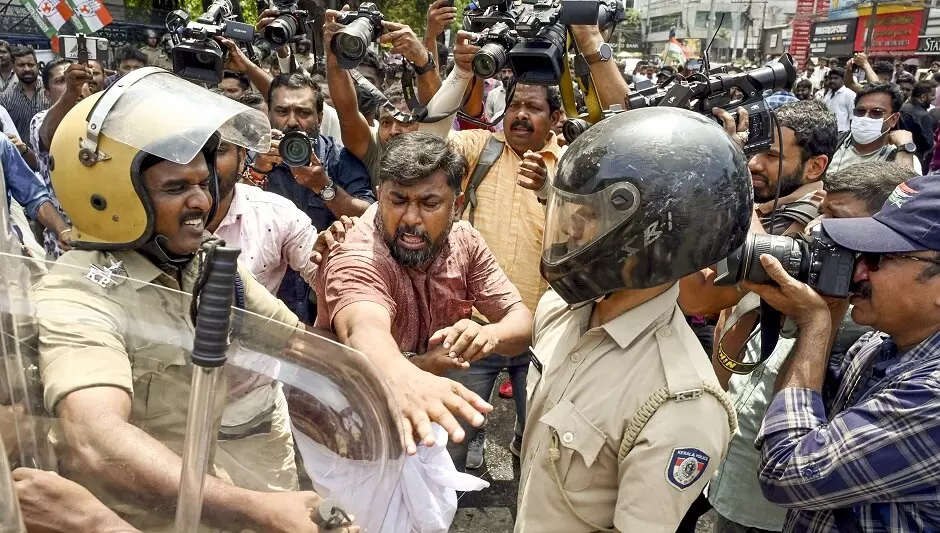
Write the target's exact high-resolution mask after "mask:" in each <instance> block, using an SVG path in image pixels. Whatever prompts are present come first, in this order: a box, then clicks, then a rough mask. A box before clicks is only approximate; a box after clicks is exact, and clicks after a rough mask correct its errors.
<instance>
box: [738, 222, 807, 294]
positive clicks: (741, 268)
mask: <svg viewBox="0 0 940 533" xmlns="http://www.w3.org/2000/svg"><path fill="white" fill-rule="evenodd" d="M805 246H806V243H804V242H803V241H798V240H796V239H791V238H790V237H784V236H782V235H758V234H754V233H751V234H749V235H748V236H747V240H746V241H744V244H743V245H742V246H741V247H740V248H738V249H737V250H735V251H734V252H732V253H731V255H730V256H728V258H727V259H726V261H727V270H728V274H729V278H730V279H728V280H727V282H729V283H737V282H738V281H751V282H753V283H758V284H767V283H771V284H772V283H773V280H772V279H771V278H770V276H769V275H768V274H767V271H766V270H764V266H763V265H761V262H760V256H761V255H762V254H768V255H772V256H774V257H776V258H777V260H779V261H780V264H781V265H783V269H784V270H786V271H787V274H789V275H791V276H793V277H794V278H796V279H798V280H800V281H806V274H807V271H808V270H809V265H808V264H806V265H804V264H803V263H804V258H806V259H807V261H806V262H808V259H809V254H807V253H804V252H805V250H804V247H805Z"/></svg>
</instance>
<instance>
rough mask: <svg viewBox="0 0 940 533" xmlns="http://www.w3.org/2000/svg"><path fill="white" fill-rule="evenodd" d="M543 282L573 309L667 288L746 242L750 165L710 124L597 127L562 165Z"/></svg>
mask: <svg viewBox="0 0 940 533" xmlns="http://www.w3.org/2000/svg"><path fill="white" fill-rule="evenodd" d="M552 185H553V187H552V188H551V191H550V193H549V200H548V211H547V214H546V222H545V235H544V239H543V247H542V268H541V270H542V276H543V277H544V278H545V279H546V280H547V281H548V283H549V285H551V287H552V288H553V289H554V290H555V292H557V293H558V294H559V296H561V297H562V298H563V299H564V300H565V301H566V302H568V304H570V305H575V304H579V303H583V302H587V301H590V300H593V299H596V298H598V297H600V296H605V295H607V294H610V293H612V292H615V291H619V290H623V289H643V288H648V287H654V286H657V285H662V284H664V283H667V282H669V281H673V280H678V279H679V278H681V277H683V276H686V275H688V274H691V273H692V272H695V271H696V270H699V269H702V268H705V267H707V266H709V265H712V264H714V263H716V262H718V261H719V260H720V259H722V258H724V257H726V256H727V255H728V254H729V253H731V252H732V251H733V250H735V249H737V248H738V246H740V245H741V244H742V243H743V242H744V237H745V235H746V234H747V230H748V226H749V225H750V221H751V211H752V209H753V201H754V193H753V190H752V185H751V178H750V174H749V172H748V169H747V160H746V159H745V156H744V153H743V152H742V151H741V150H740V149H739V148H738V147H737V146H736V145H735V144H734V142H733V141H732V139H731V137H730V136H728V134H726V133H725V132H724V130H723V129H722V128H721V127H720V126H718V124H717V123H716V122H715V121H714V120H711V119H709V118H706V117H703V116H701V115H698V114H695V113H693V112H691V111H687V110H683V109H677V108H670V107H654V108H645V109H637V110H633V111H628V112H626V113H620V114H618V115H615V116H612V117H610V118H608V119H606V120H604V121H602V122H600V123H598V124H596V125H595V126H594V127H592V128H590V129H589V130H587V132H585V133H584V134H583V135H581V136H580V137H578V139H577V141H575V142H574V143H572V144H571V146H570V147H569V148H568V151H567V152H566V153H565V155H564V156H563V157H562V158H561V161H560V162H559V163H558V171H557V173H556V175H555V178H554V179H553V181H552Z"/></svg>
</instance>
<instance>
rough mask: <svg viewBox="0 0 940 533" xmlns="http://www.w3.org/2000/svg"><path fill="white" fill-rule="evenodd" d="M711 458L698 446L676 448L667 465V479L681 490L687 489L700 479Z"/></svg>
mask: <svg viewBox="0 0 940 533" xmlns="http://www.w3.org/2000/svg"><path fill="white" fill-rule="evenodd" d="M710 460H711V458H710V457H709V456H708V454H707V453H705V452H703V451H702V450H700V449H698V448H675V449H674V450H672V455H670V456H669V464H667V465H666V481H667V482H668V483H669V484H670V485H672V486H673V487H675V488H677V489H679V490H685V489H687V488H689V487H691V486H692V484H693V483H695V482H696V481H698V480H699V478H701V477H702V475H703V474H705V469H706V468H708V462H709V461H710Z"/></svg>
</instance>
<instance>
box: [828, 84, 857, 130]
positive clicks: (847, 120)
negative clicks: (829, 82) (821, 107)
mask: <svg viewBox="0 0 940 533" xmlns="http://www.w3.org/2000/svg"><path fill="white" fill-rule="evenodd" d="M820 101H822V102H823V103H824V104H826V105H828V106H829V109H831V110H832V112H833V113H835V115H836V123H837V124H838V125H839V131H840V132H841V131H849V130H851V129H852V113H853V112H854V111H855V91H853V90H852V89H848V88H846V87H845V86H844V85H843V86H842V88H841V89H839V90H838V91H836V92H835V93H832V92H827V93H826V94H824V95H823V97H822V98H820Z"/></svg>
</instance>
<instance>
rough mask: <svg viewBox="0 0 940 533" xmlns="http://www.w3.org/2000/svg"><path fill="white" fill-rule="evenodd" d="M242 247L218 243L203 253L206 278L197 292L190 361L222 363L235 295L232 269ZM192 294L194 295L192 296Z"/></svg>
mask: <svg viewBox="0 0 940 533" xmlns="http://www.w3.org/2000/svg"><path fill="white" fill-rule="evenodd" d="M240 253H241V249H239V248H235V247H228V246H218V247H216V248H215V249H214V250H213V251H211V252H210V253H208V254H206V258H205V263H204V264H203V268H204V269H205V271H206V282H205V285H204V286H203V287H202V291H201V292H200V293H199V295H198V297H199V304H198V310H199V312H198V314H197V315H196V335H195V338H194V339H193V355H192V361H193V364H194V365H197V366H202V367H219V366H222V365H223V364H225V359H226V357H225V351H226V349H227V348H228V335H229V326H230V325H231V322H232V301H233V300H234V298H235V273H236V271H237V270H238V254H240ZM193 297H194V298H195V297H196V295H194V296H193Z"/></svg>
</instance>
